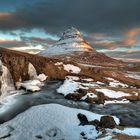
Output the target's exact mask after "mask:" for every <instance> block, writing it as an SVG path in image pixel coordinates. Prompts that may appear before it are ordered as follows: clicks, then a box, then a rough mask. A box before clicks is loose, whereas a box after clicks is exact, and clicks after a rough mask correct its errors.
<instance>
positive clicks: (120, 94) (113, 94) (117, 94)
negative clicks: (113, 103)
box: [96, 89, 131, 98]
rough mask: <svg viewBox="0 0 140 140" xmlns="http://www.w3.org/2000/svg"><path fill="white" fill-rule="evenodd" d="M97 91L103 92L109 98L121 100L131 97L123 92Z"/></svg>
mask: <svg viewBox="0 0 140 140" xmlns="http://www.w3.org/2000/svg"><path fill="white" fill-rule="evenodd" d="M96 91H99V92H102V93H103V94H104V95H105V96H107V97H109V98H121V97H126V96H131V95H130V94H128V93H124V92H122V91H114V90H110V89H96Z"/></svg>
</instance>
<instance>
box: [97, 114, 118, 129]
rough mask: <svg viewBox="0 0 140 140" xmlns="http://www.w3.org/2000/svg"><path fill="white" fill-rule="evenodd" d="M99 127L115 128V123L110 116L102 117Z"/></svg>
mask: <svg viewBox="0 0 140 140" xmlns="http://www.w3.org/2000/svg"><path fill="white" fill-rule="evenodd" d="M99 125H100V127H102V128H115V126H116V123H115V120H114V118H113V117H112V116H102V117H101V119H100V124H99Z"/></svg>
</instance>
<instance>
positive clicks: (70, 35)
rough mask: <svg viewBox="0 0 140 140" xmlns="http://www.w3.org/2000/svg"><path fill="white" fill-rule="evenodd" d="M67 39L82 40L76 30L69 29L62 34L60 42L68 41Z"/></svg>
mask: <svg viewBox="0 0 140 140" xmlns="http://www.w3.org/2000/svg"><path fill="white" fill-rule="evenodd" d="M68 38H81V39H82V35H81V33H80V32H79V31H78V30H77V29H76V28H74V27H71V28H68V29H67V30H65V31H64V32H63V35H62V37H61V40H63V39H68Z"/></svg>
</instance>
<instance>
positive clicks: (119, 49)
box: [0, 0, 140, 61]
mask: <svg viewBox="0 0 140 140" xmlns="http://www.w3.org/2000/svg"><path fill="white" fill-rule="evenodd" d="M70 26H74V27H76V28H78V29H79V30H80V31H81V32H82V34H83V35H84V38H85V39H86V40H87V41H88V42H89V44H91V45H92V46H93V47H94V48H96V49H97V51H100V52H103V53H106V54H107V55H109V56H111V57H114V58H118V59H123V60H126V61H140V0H0V47H12V48H18V49H19V50H25V49H26V47H27V46H28V47H30V51H31V50H32V51H34V50H38V49H44V48H45V47H47V46H49V45H51V44H53V43H54V42H55V41H56V40H58V39H59V38H60V36H61V33H62V32H63V31H64V30H65V29H67V28H68V27H70Z"/></svg>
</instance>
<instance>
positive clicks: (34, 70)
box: [28, 63, 37, 80]
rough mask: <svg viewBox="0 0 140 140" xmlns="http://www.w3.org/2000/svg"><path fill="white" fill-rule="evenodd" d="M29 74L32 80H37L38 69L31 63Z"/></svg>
mask: <svg viewBox="0 0 140 140" xmlns="http://www.w3.org/2000/svg"><path fill="white" fill-rule="evenodd" d="M28 74H29V76H30V80H33V79H36V78H37V72H36V69H35V67H34V66H33V65H32V64H31V63H29V65H28Z"/></svg>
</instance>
